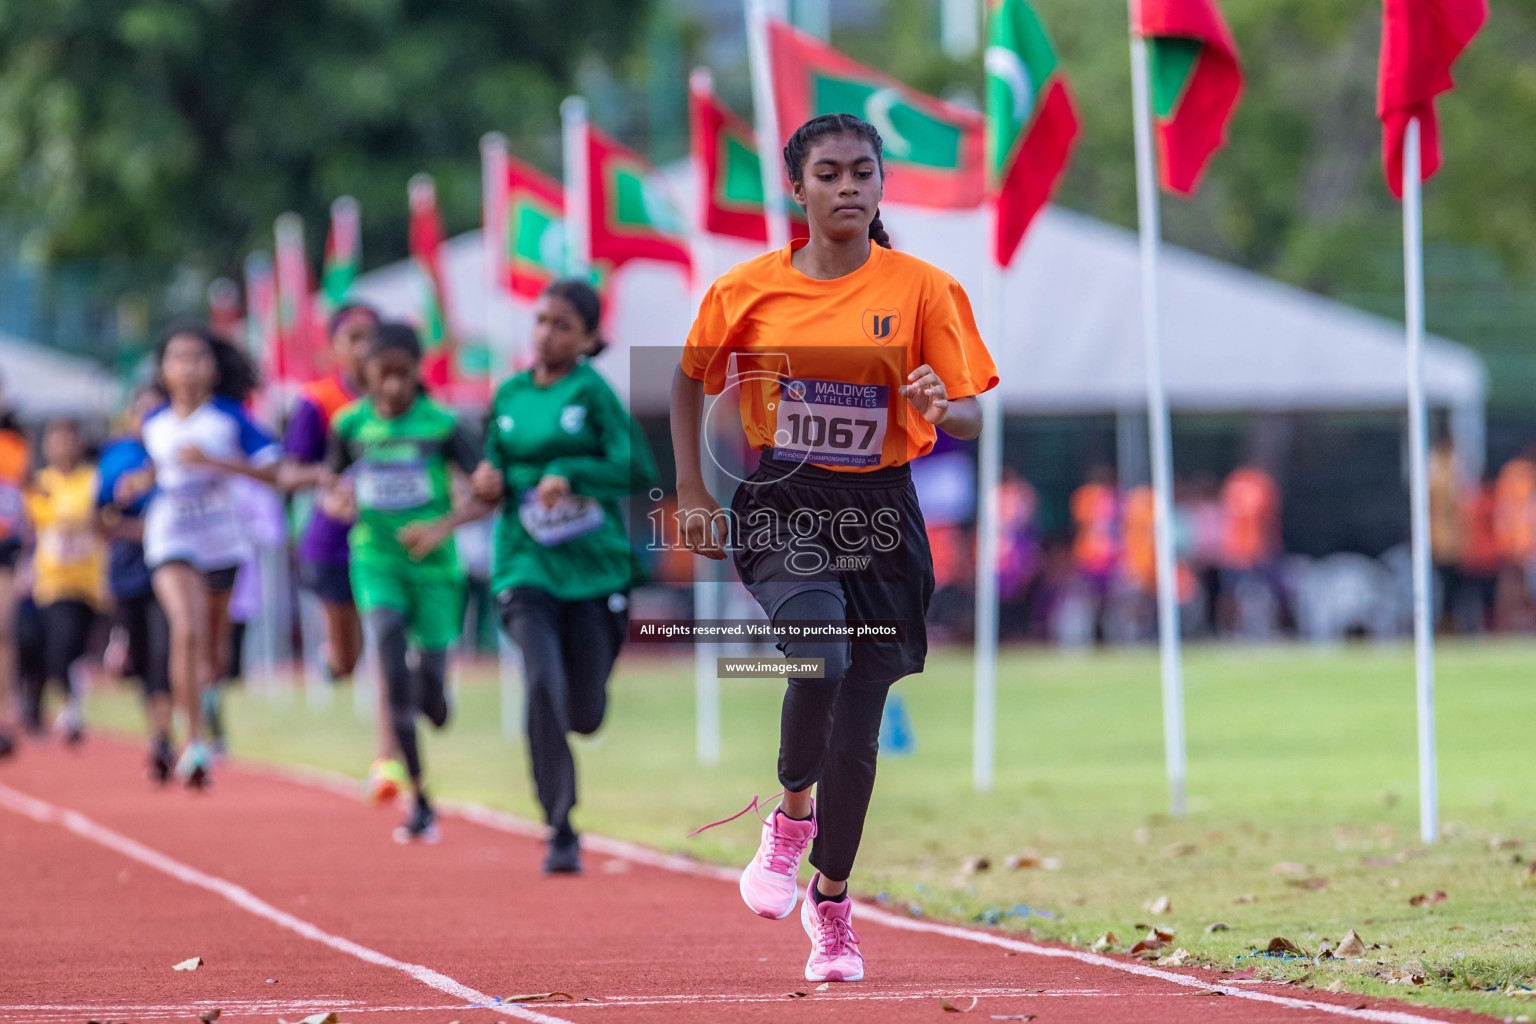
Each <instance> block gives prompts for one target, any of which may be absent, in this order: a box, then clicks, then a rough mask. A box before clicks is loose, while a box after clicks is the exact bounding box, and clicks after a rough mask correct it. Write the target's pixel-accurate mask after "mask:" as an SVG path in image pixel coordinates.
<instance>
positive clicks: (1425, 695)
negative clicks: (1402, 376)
mask: <svg viewBox="0 0 1536 1024" xmlns="http://www.w3.org/2000/svg"><path fill="white" fill-rule="evenodd" d="M1420 131H1421V127H1420V125H1419V119H1418V118H1416V117H1415V118H1412V119H1411V120H1409V122H1408V131H1407V134H1406V136H1405V138H1404V140H1403V279H1404V280H1403V288H1404V292H1405V293H1406V303H1407V315H1408V459H1409V467H1408V490H1409V503H1410V506H1411V514H1410V519H1411V522H1412V535H1413V651H1414V670H1415V671H1414V674H1415V677H1416V681H1417V684H1418V685H1417V689H1418V712H1419V714H1418V719H1419V838H1420V840H1421V841H1423V842H1425V843H1432V842H1434V841H1435V839H1436V837H1437V836H1438V835H1439V834H1440V808H1439V784H1438V779H1437V775H1436V771H1435V634H1434V623H1433V622H1432V621H1430V618H1431V617H1430V605H1431V601H1432V593H1433V581H1432V579H1431V576H1430V566H1429V555H1430V552H1429V479H1428V459H1429V452H1428V449H1429V441H1428V437H1427V436H1426V435H1427V434H1428V423H1427V422H1426V414H1425V408H1424V405H1425V403H1424V234H1423V217H1422V211H1423V180H1422V174H1421V173H1420V151H1419V132H1420Z"/></svg>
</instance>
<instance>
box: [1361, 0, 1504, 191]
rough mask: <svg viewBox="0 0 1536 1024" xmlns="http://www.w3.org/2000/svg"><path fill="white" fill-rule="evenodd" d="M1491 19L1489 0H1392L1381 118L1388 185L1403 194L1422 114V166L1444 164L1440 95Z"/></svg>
mask: <svg viewBox="0 0 1536 1024" xmlns="http://www.w3.org/2000/svg"><path fill="white" fill-rule="evenodd" d="M1487 20H1488V0H1386V8H1385V11H1384V13H1383V15H1382V22H1381V70H1380V81H1379V82H1378V89H1377V100H1376V112H1377V115H1378V116H1379V117H1380V118H1381V128H1382V157H1383V162H1384V163H1385V165H1386V172H1387V187H1388V188H1390V189H1391V190H1392V194H1393V195H1394V196H1397V197H1398V198H1399V199H1401V198H1402V196H1403V142H1404V140H1403V136H1404V135H1405V134H1406V133H1407V131H1408V122H1409V120H1411V119H1412V118H1415V117H1416V118H1418V119H1419V154H1420V161H1419V166H1420V170H1421V171H1422V172H1423V178H1424V179H1428V178H1429V177H1430V176H1431V175H1432V174H1434V173H1435V171H1437V170H1439V168H1440V126H1439V124H1438V123H1437V122H1436V120H1435V97H1436V96H1438V95H1440V94H1441V93H1443V92H1450V91H1451V89H1452V88H1453V87H1454V85H1455V83H1454V82H1452V81H1451V65H1452V64H1454V63H1456V58H1457V57H1459V56H1461V51H1462V50H1464V49H1466V47H1467V44H1468V43H1470V42H1471V41H1472V37H1473V36H1475V35H1477V33H1478V30H1479V29H1481V28H1482V27H1483V22H1485V21H1487Z"/></svg>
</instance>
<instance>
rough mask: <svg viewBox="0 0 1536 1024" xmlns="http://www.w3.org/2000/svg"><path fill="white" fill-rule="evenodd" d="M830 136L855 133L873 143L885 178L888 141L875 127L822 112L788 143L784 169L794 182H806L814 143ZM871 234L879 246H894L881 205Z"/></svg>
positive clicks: (847, 117)
mask: <svg viewBox="0 0 1536 1024" xmlns="http://www.w3.org/2000/svg"><path fill="white" fill-rule="evenodd" d="M828 135H854V136H857V137H858V138H861V139H863V140H864V141H865V142H867V143H869V144H870V146H871V147H872V148H873V149H874V151H875V166H876V167H878V168H879V169H880V177H881V178H882V179H884V178H885V159H884V152H885V148H884V147H885V144H884V142H882V141H881V139H880V133H879V132H877V131H876V130H875V126H874V125H872V124H870V123H869V122H868V121H865V120H864V119H863V118H859V117H855V116H853V115H852V114H822V115H820V116H818V117H813V118H811V119H810V120H809V121H807V122H805V124H803V125H801V126H800V127H799V128H796V129H795V134H793V135H791V136H790V137H789V142H788V143H787V144H786V145H785V146H784V170H785V171H786V172H788V174H789V180H790V181H791V182H792V183H794V184H796V185H798V184H800V183H802V182H803V181H805V158H806V157H808V156H810V155H811V145H812V144H813V143H814V142H815V141H816V140H817V139H822V138H825V137H827V136H828ZM869 237H870V238H872V239H874V240H875V243H876V244H878V245H883V246H885V248H887V249H889V248H890V247H891V236H890V235H889V234H887V233H886V230H885V225H884V224H882V223H880V207H878V206H876V207H875V219H874V220H872V221H870V222H869Z"/></svg>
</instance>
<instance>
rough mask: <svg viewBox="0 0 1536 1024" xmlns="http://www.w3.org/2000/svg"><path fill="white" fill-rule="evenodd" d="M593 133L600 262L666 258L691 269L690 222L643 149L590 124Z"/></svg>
mask: <svg viewBox="0 0 1536 1024" xmlns="http://www.w3.org/2000/svg"><path fill="white" fill-rule="evenodd" d="M586 134H587V195H588V230H589V231H590V232H591V250H590V252H589V254H588V256H589V258H590V259H591V261H592V263H593V265H594V266H597V265H601V264H606V265H607V266H608V267H609V268H611V269H617V268H618V267H620V266H622V265H623V264H625V263H627V262H628V261H630V260H660V261H662V262H664V263H678V264H681V265H682V267H683V268H684V269H685V270H691V268H692V266H693V261H692V259H691V257H690V254H689V250H688V239H687V234H688V227H687V225H686V224H685V223H684V222H683V218H682V215H681V214H679V213H678V211H677V208H676V207H674V206H673V205H672V203H671V201H670V200H669V199H668V198H667V196H666V194H665V192H664V191H663V190H662V188H661V184H660V181H659V180H658V178H657V174H656V169H655V168H654V167H652V166H651V165H650V164H648V163H646V162H645V160H644V159H642V158H641V157H640V155H639V154H638V153H635V152H633V151H631V150H630V149H628V148H626V147H624V146H623V145H621V144H619V143H618V142H617V141H615V140H613V139H611V138H609V137H608V136H606V135H604V134H603V133H602V132H600V131H598V130H597V129H596V128H594V127H592V126H591V125H590V124H589V125H587V126H586Z"/></svg>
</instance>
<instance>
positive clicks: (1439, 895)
mask: <svg viewBox="0 0 1536 1024" xmlns="http://www.w3.org/2000/svg"><path fill="white" fill-rule="evenodd" d="M1444 902H1445V893H1444V892H1443V891H1441V890H1438V889H1437V890H1435V891H1434V892H1430V893H1423V892H1421V893H1419V894H1418V895H1417V896H1410V897H1408V905H1409V906H1410V907H1423V906H1428V905H1429V904H1432V903H1444Z"/></svg>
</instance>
